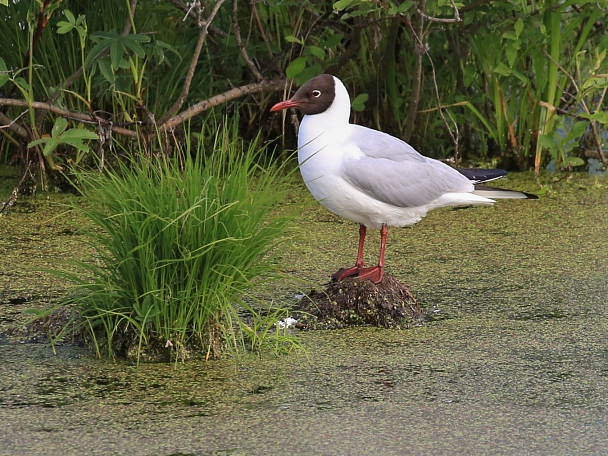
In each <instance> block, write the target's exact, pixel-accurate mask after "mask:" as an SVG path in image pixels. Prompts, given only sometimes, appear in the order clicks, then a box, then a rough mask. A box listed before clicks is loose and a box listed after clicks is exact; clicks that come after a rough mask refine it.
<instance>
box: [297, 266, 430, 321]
mask: <svg viewBox="0 0 608 456" xmlns="http://www.w3.org/2000/svg"><path fill="white" fill-rule="evenodd" d="M295 310H296V314H297V316H296V318H297V319H298V327H300V328H303V329H333V328H344V327H347V326H379V327H384V328H403V327H407V326H410V325H412V324H416V323H420V322H421V321H423V320H424V319H425V315H424V312H423V311H422V308H421V307H420V305H419V304H418V302H417V301H416V298H414V295H413V294H412V293H411V291H410V289H409V288H408V287H407V286H406V285H404V284H402V283H401V282H399V281H398V280H397V279H395V278H394V277H392V276H390V275H388V274H385V276H384V280H383V281H382V282H381V283H378V284H376V283H373V282H371V281H370V280H367V279H359V278H357V277H348V278H346V279H344V280H342V281H341V282H335V281H331V282H329V283H328V284H327V287H326V288H325V290H323V291H317V290H311V291H310V293H308V294H307V295H306V296H304V297H303V298H302V299H301V300H300V302H299V303H298V305H297V308H296V309H295Z"/></svg>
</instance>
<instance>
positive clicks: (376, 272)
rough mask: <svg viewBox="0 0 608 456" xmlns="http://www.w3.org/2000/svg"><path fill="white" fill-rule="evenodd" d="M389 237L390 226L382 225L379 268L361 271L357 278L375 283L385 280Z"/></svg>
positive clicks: (362, 269)
mask: <svg viewBox="0 0 608 456" xmlns="http://www.w3.org/2000/svg"><path fill="white" fill-rule="evenodd" d="M387 236H388V226H386V225H382V229H381V230H380V259H379V260H378V266H374V267H373V268H361V269H359V275H358V276H357V277H359V278H361V279H369V280H371V281H372V282H374V283H380V282H382V279H383V278H384V252H385V251H386V238H387Z"/></svg>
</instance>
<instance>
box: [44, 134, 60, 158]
mask: <svg viewBox="0 0 608 456" xmlns="http://www.w3.org/2000/svg"><path fill="white" fill-rule="evenodd" d="M45 139H46V141H45V142H44V150H43V151H42V153H43V154H44V156H45V157H47V156H49V155H51V154H52V153H53V151H54V150H55V149H57V146H58V145H59V141H58V140H57V139H55V138H45Z"/></svg>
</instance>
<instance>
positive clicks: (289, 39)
mask: <svg viewBox="0 0 608 456" xmlns="http://www.w3.org/2000/svg"><path fill="white" fill-rule="evenodd" d="M285 41H287V42H288V43H298V44H301V45H302V46H304V41H302V40H301V39H299V38H296V37H295V36H293V35H287V36H286V37H285Z"/></svg>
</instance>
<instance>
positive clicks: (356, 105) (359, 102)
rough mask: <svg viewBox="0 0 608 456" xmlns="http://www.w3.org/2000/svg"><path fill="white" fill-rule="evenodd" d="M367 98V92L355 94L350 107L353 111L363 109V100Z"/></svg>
mask: <svg viewBox="0 0 608 456" xmlns="http://www.w3.org/2000/svg"><path fill="white" fill-rule="evenodd" d="M368 98H369V95H368V94H367V93H362V94H360V95H357V97H355V99H354V100H353V101H352V103H351V107H352V108H353V110H354V111H363V110H364V109H365V102H366V101H367V99H368Z"/></svg>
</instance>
